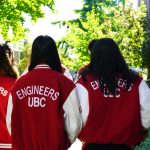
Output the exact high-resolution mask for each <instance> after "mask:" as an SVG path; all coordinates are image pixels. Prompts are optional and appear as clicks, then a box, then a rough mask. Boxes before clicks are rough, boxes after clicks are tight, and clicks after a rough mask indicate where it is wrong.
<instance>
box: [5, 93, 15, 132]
mask: <svg viewBox="0 0 150 150" xmlns="http://www.w3.org/2000/svg"><path fill="white" fill-rule="evenodd" d="M12 109H13V104H12V96H11V94H10V95H9V98H8V106H7V113H6V126H7V129H8V131H9V134H10V135H11V114H12Z"/></svg>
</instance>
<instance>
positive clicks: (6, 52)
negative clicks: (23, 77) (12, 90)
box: [0, 42, 18, 78]
mask: <svg viewBox="0 0 150 150" xmlns="http://www.w3.org/2000/svg"><path fill="white" fill-rule="evenodd" d="M7 43H8V42H5V44H0V72H1V73H0V74H2V75H6V76H10V77H14V78H17V77H18V73H17V72H16V71H15V69H14V68H13V65H14V59H13V51H12V50H11V48H10V47H9V46H8V44H7Z"/></svg>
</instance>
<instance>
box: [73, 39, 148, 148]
mask: <svg viewBox="0 0 150 150" xmlns="http://www.w3.org/2000/svg"><path fill="white" fill-rule="evenodd" d="M76 86H77V90H78V94H79V99H80V104H81V109H82V118H83V124H84V126H83V128H82V130H81V132H80V134H79V137H78V138H79V139H80V140H81V141H82V142H83V147H82V149H83V150H129V149H134V146H135V145H137V144H139V143H140V142H141V141H142V140H143V138H144V137H145V131H147V129H148V128H150V89H149V88H148V86H147V84H146V82H145V81H144V80H143V79H142V77H140V76H139V75H138V74H136V73H135V72H133V71H132V70H129V69H128V66H127V64H126V62H125V60H124V58H123V56H122V55H121V53H120V50H119V47H118V46H117V44H116V43H115V41H114V40H113V39H110V38H102V39H99V40H97V41H96V42H95V43H94V45H93V48H92V52H91V60H90V63H89V65H88V67H87V69H85V70H84V71H83V72H82V73H81V77H80V78H79V79H78V81H77V83H76Z"/></svg>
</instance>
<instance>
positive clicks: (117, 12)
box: [61, 0, 146, 69]
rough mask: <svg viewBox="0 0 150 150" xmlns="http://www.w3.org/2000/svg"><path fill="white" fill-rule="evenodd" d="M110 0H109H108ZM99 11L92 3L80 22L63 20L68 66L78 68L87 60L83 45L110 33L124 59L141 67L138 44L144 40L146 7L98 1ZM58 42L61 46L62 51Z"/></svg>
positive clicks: (86, 50) (85, 49) (108, 35)
mask: <svg viewBox="0 0 150 150" xmlns="http://www.w3.org/2000/svg"><path fill="white" fill-rule="evenodd" d="M110 1H112V0H110ZM100 5H101V7H100V8H101V11H96V10H95V9H97V8H95V6H93V7H92V10H91V11H89V12H87V13H86V16H85V17H84V19H83V18H82V17H81V18H80V19H79V20H80V23H81V24H82V26H83V27H84V29H83V28H81V25H80V24H79V23H77V22H67V26H68V30H67V34H66V36H65V37H64V38H63V39H62V41H63V43H65V46H66V47H67V49H68V51H67V52H66V51H65V56H68V59H69V60H70V59H72V61H71V62H72V63H70V64H69V67H73V68H74V69H79V68H80V67H81V66H83V65H84V64H87V63H88V61H89V51H88V49H87V45H88V43H89V41H91V40H92V39H97V38H103V37H111V38H113V39H114V40H115V41H116V42H117V43H118V45H119V47H120V49H121V52H122V54H123V55H124V57H125V58H126V61H127V63H128V64H129V65H130V66H132V67H136V68H139V67H142V57H141V47H142V44H143V41H144V28H143V23H144V21H143V20H144V18H145V16H146V7H145V6H144V4H142V5H141V7H139V9H138V10H134V9H133V7H132V3H130V2H128V3H118V5H115V6H114V5H106V3H100ZM63 49H64V47H63V46H62V48H61V50H62V51H63Z"/></svg>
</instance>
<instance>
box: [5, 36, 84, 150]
mask: <svg viewBox="0 0 150 150" xmlns="http://www.w3.org/2000/svg"><path fill="white" fill-rule="evenodd" d="M30 62H31V63H30V65H29V72H27V73H26V74H24V75H22V76H21V77H20V78H19V79H18V80H17V82H16V83H15V85H14V87H13V88H12V91H11V94H10V97H9V104H8V112H7V114H8V116H9V114H12V115H11V121H10V118H9V117H8V119H7V126H8V129H9V132H10V133H11V135H12V147H13V148H14V149H15V150H67V149H68V148H69V147H70V145H71V144H72V143H73V142H74V141H75V139H76V137H77V135H78V133H79V132H80V130H81V127H82V118H81V115H80V112H79V99H78V95H77V92H76V86H75V84H74V83H73V81H71V80H70V79H68V78H67V77H65V76H64V75H63V74H62V70H61V63H60V59H59V55H58V51H57V47H56V43H55V41H54V40H53V39H52V38H51V37H50V36H43V35H41V36H38V37H37V38H36V39H35V40H34V41H33V44H32V53H31V61H30ZM10 122H11V128H9V125H10Z"/></svg>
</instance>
